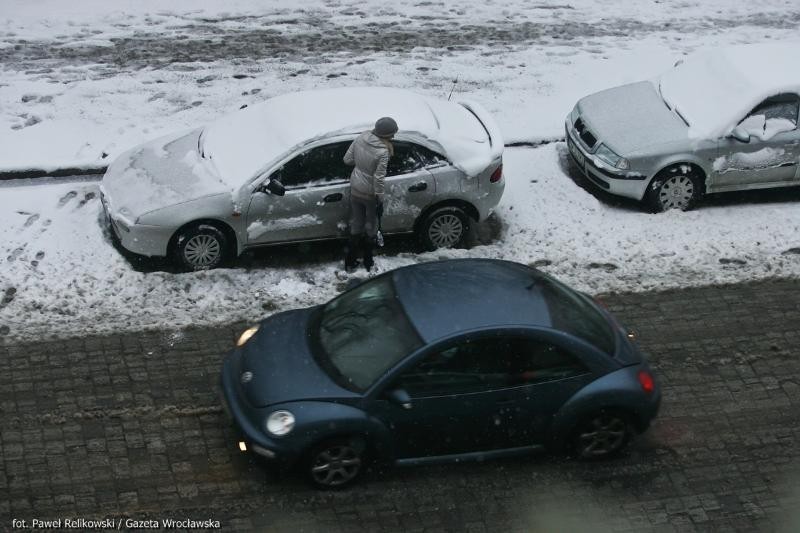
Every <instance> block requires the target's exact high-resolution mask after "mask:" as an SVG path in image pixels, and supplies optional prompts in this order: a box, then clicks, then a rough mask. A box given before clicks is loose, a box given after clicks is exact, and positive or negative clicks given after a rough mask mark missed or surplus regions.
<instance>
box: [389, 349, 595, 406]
mask: <svg viewBox="0 0 800 533" xmlns="http://www.w3.org/2000/svg"><path fill="white" fill-rule="evenodd" d="M586 372H588V370H587V368H586V367H585V366H584V365H583V364H582V363H581V362H580V361H578V360H577V359H575V357H573V356H572V355H570V354H568V353H566V352H565V351H563V350H562V349H560V348H558V347H557V346H555V345H552V344H550V343H547V342H543V341H537V340H534V339H530V338H522V337H499V338H498V337H495V338H486V339H478V340H475V341H471V342H463V343H461V344H458V345H456V346H453V347H451V348H448V349H446V350H443V351H441V352H438V353H436V354H433V355H431V356H429V357H428V358H427V359H425V360H424V361H421V362H420V363H419V364H418V365H417V366H416V367H414V368H412V369H410V370H408V371H406V372H405V373H404V374H403V375H402V376H401V377H400V379H399V380H398V382H397V384H396V385H397V386H398V387H401V388H404V389H405V390H406V391H407V392H408V393H409V395H411V397H417V398H419V397H425V396H444V395H450V394H465V393H470V392H482V391H488V390H497V389H504V388H511V387H518V386H521V385H528V384H535V383H543V382H546V381H553V380H558V379H564V378H568V377H572V376H577V375H581V374H584V373H586Z"/></svg>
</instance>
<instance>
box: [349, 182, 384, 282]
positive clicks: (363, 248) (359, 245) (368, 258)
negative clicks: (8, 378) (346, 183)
mask: <svg viewBox="0 0 800 533" xmlns="http://www.w3.org/2000/svg"><path fill="white" fill-rule="evenodd" d="M376 207H377V206H376V203H375V199H372V200H363V199H361V198H358V197H355V196H353V195H350V238H349V239H348V241H347V252H346V255H345V259H344V266H345V268H354V267H355V266H356V262H357V260H358V257H359V256H362V257H363V259H364V267H366V268H367V270H369V269H370V268H372V266H373V265H374V264H375V261H374V260H373V258H372V248H373V246H374V243H375V234H376V233H377V231H378V224H377V221H378V217H377V214H376V212H375V209H376Z"/></svg>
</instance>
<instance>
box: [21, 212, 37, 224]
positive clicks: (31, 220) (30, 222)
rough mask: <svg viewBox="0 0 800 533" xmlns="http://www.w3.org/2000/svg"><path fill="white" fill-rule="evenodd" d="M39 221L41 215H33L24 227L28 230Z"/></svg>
mask: <svg viewBox="0 0 800 533" xmlns="http://www.w3.org/2000/svg"><path fill="white" fill-rule="evenodd" d="M37 220H39V214H38V213H34V214H32V215H31V216H29V217H28V219H27V220H26V221H25V224H23V226H24V227H26V228H27V227H30V225H31V224H33V223H34V222H36V221H37Z"/></svg>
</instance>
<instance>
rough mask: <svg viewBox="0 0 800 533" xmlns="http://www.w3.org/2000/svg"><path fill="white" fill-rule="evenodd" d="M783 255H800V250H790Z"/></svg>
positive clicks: (782, 253)
mask: <svg viewBox="0 0 800 533" xmlns="http://www.w3.org/2000/svg"><path fill="white" fill-rule="evenodd" d="M781 255H800V248H789V249H788V250H784V251H783V252H781Z"/></svg>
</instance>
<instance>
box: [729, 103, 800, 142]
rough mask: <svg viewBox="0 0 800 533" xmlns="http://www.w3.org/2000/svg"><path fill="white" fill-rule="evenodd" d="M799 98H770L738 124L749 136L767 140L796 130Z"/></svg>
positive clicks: (799, 106) (799, 109)
mask: <svg viewBox="0 0 800 533" xmlns="http://www.w3.org/2000/svg"><path fill="white" fill-rule="evenodd" d="M798 114H800V97H798V95H796V94H789V93H787V94H779V95H777V96H771V97H770V98H767V99H766V100H764V101H763V102H761V103H760V104H759V105H758V106H756V107H755V109H753V110H752V111H751V112H750V113H749V114H748V115H747V117H746V118H745V119H744V120H742V121H741V122H740V123H739V126H740V127H742V128H744V129H745V130H746V131H747V132H748V133H749V134H750V135H754V136H756V137H758V138H760V139H762V140H768V139H770V138H772V137H773V136H774V135H776V134H778V133H782V132H785V131H792V130H794V129H797V120H798Z"/></svg>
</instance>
